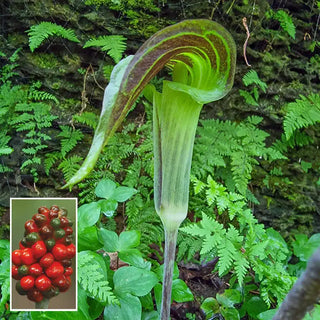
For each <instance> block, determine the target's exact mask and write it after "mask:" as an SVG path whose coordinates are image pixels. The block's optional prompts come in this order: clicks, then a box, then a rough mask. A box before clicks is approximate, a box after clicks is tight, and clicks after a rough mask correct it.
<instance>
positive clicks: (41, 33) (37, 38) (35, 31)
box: [27, 21, 80, 52]
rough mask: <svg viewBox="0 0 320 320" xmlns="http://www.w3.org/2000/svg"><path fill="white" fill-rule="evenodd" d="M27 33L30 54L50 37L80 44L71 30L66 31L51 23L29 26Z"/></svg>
mask: <svg viewBox="0 0 320 320" xmlns="http://www.w3.org/2000/svg"><path fill="white" fill-rule="evenodd" d="M27 33H28V36H29V47H30V50H31V51H32V52H33V51H34V50H35V49H37V48H38V47H39V46H40V45H41V44H42V42H43V41H45V40H46V39H48V38H49V37H50V36H52V35H55V36H58V37H62V38H65V39H68V40H70V41H73V42H80V41H79V39H78V38H77V36H76V35H75V33H74V31H73V30H72V29H66V28H64V27H62V26H59V25H57V24H55V23H52V22H45V21H44V22H41V23H39V24H37V25H34V26H31V28H30V29H29V30H28V31H27Z"/></svg>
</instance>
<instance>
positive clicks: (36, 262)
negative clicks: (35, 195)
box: [12, 206, 76, 302]
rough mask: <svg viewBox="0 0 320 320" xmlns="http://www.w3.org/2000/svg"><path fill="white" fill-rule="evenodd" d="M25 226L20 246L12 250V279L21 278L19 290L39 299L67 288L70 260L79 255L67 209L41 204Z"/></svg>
mask: <svg viewBox="0 0 320 320" xmlns="http://www.w3.org/2000/svg"><path fill="white" fill-rule="evenodd" d="M24 227H25V235H24V238H23V239H22V240H21V241H20V243H19V247H20V249H18V250H14V251H13V252H12V278H13V279H16V280H19V281H18V282H17V283H16V290H17V291H18V293H19V294H21V295H27V297H28V299H30V300H31V301H35V302H40V301H42V300H43V298H47V299H49V298H52V297H54V296H56V295H58V294H59V293H60V292H65V291H67V290H68V289H69V287H70V285H71V278H70V276H71V274H72V273H73V270H72V267H71V265H72V261H71V259H72V258H73V257H74V256H75V254H76V247H75V245H74V244H73V243H72V241H73V229H72V222H71V221H70V220H69V219H68V218H67V211H66V210H65V209H62V208H59V207H58V206H52V207H51V208H50V209H48V208H46V207H40V208H39V209H38V213H36V214H35V215H33V217H32V219H30V220H27V221H26V223H25V225H24Z"/></svg>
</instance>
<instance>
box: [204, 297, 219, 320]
mask: <svg viewBox="0 0 320 320" xmlns="http://www.w3.org/2000/svg"><path fill="white" fill-rule="evenodd" d="M200 308H201V309H202V310H203V311H204V312H205V314H206V319H211V318H212V317H213V315H214V314H215V313H219V311H220V305H219V302H218V301H217V300H216V299H215V298H212V297H209V298H206V299H205V300H204V301H203V302H202V304H201V306H200Z"/></svg>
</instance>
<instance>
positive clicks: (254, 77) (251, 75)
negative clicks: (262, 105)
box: [242, 70, 268, 92]
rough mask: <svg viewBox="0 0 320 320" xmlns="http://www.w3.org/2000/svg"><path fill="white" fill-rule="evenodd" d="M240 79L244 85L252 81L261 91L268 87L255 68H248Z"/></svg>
mask: <svg viewBox="0 0 320 320" xmlns="http://www.w3.org/2000/svg"><path fill="white" fill-rule="evenodd" d="M242 81H243V83H244V85H245V86H246V87H247V86H249V85H250V84H253V83H254V84H256V85H257V86H259V87H260V89H261V90H262V91H263V92H266V90H267V88H268V85H267V84H266V83H265V82H264V81H262V80H261V79H260V78H259V76H258V73H257V71H255V70H250V71H249V72H247V73H246V74H245V75H244V76H243V78H242Z"/></svg>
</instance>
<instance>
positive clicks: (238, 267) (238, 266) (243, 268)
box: [234, 251, 250, 286]
mask: <svg viewBox="0 0 320 320" xmlns="http://www.w3.org/2000/svg"><path fill="white" fill-rule="evenodd" d="M249 266H250V264H249V261H248V259H247V258H246V257H245V255H243V254H242V253H241V252H239V251H238V252H237V254H236V255H235V259H234V270H235V272H236V276H237V279H238V282H239V284H240V286H241V285H242V283H243V280H244V278H245V276H246V274H247V272H248V269H249Z"/></svg>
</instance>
